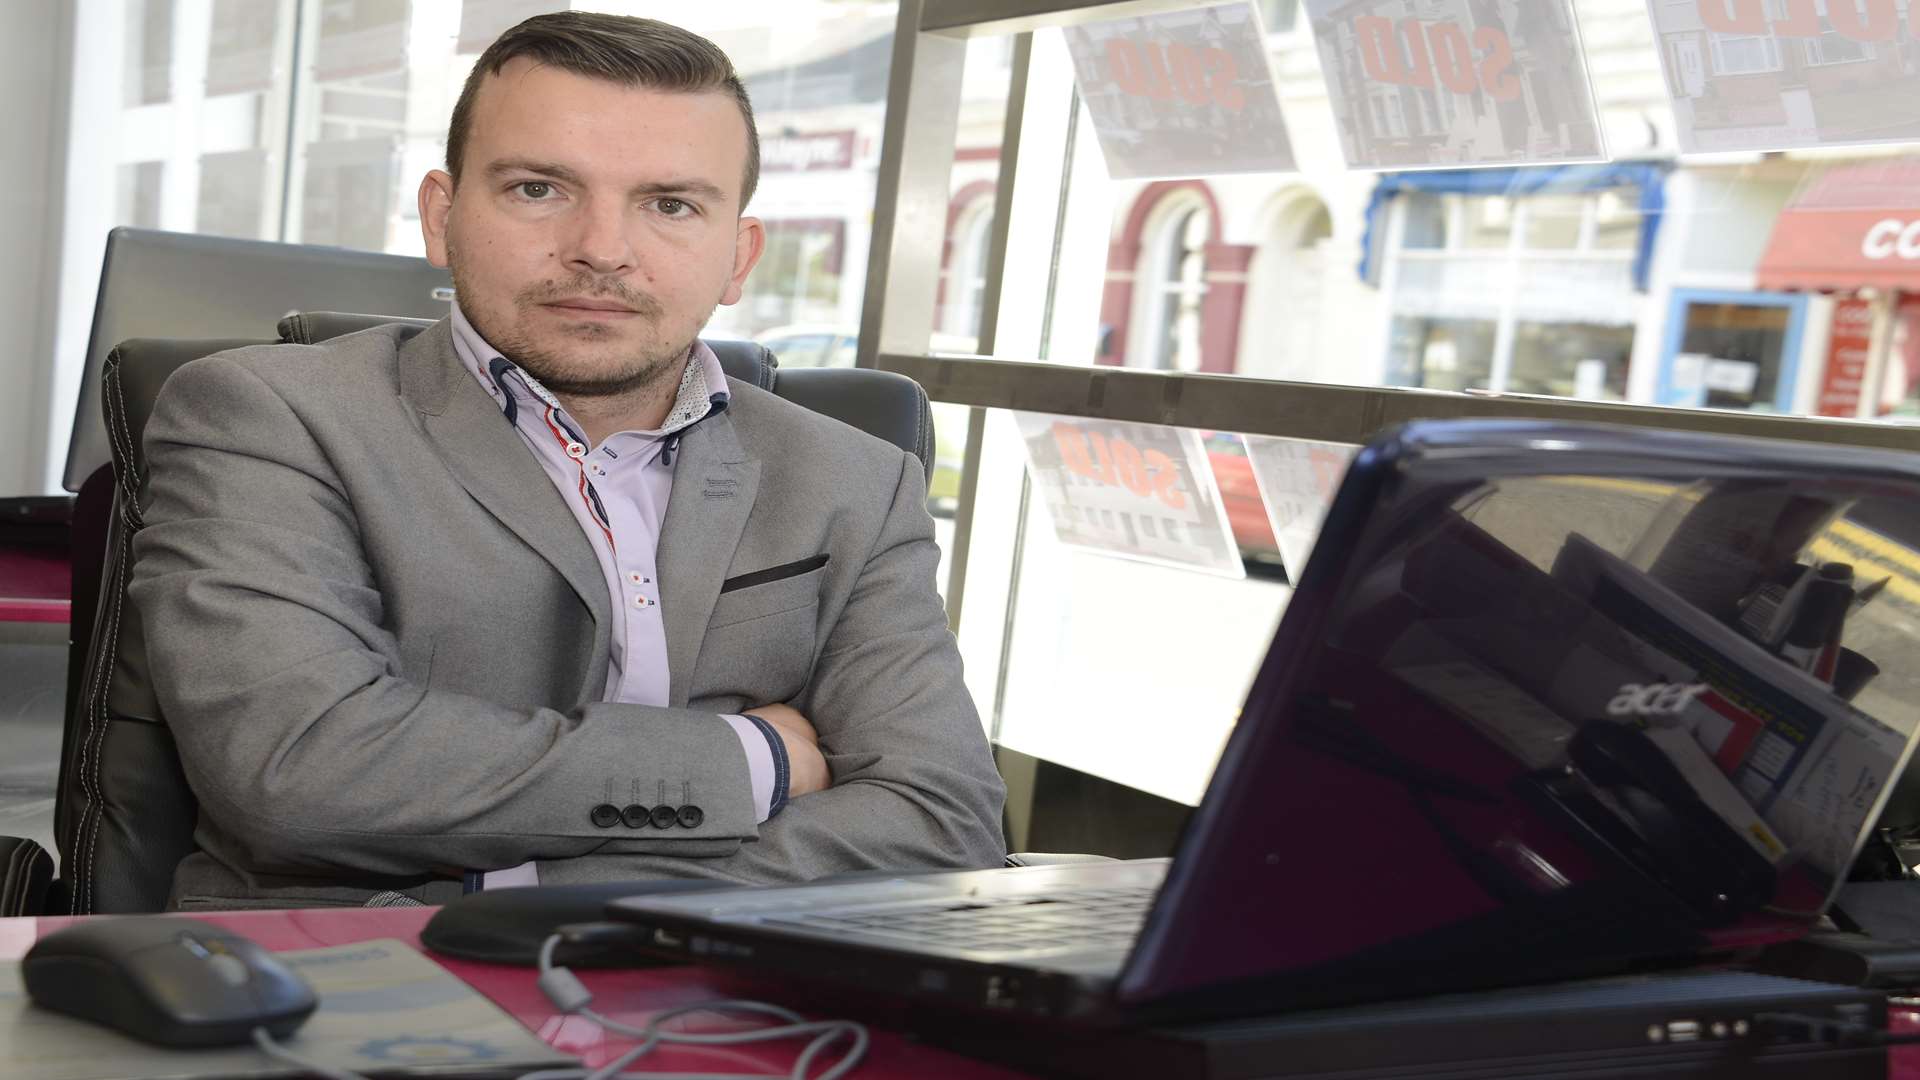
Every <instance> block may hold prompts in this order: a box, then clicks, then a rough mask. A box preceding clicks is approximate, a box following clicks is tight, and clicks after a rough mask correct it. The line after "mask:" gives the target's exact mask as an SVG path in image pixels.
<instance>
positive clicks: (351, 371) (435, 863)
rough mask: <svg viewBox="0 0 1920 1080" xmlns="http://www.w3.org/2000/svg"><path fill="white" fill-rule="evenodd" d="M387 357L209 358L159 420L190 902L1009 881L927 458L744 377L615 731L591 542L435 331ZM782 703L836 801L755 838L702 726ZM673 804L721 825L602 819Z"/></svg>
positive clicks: (443, 328) (678, 542) (162, 686)
mask: <svg viewBox="0 0 1920 1080" xmlns="http://www.w3.org/2000/svg"><path fill="white" fill-rule="evenodd" d="M397 341H398V335H397V334H396V333H395V332H394V330H393V329H392V328H380V329H375V330H369V331H365V332H362V333H358V334H353V335H350V336H347V337H343V338H339V339H336V340H334V341H331V342H327V343H324V344H320V345H273V346H259V347H254V348H247V349H241V350H237V351H234V352H229V353H223V354H220V355H217V356H211V357H207V358H205V359H202V360H198V361H195V362H193V363H191V364H188V365H186V366H185V367H183V368H181V369H180V370H179V371H178V372H177V373H176V374H175V375H174V376H173V377H172V378H171V379H170V380H169V381H168V383H167V385H166V387H165V389H164V391H163V392H162V393H161V395H160V398H159V401H158V403H157V405H156V407H155V411H154V414H153V418H152V420H151V421H150V422H149V423H148V425H147V428H146V446H147V460H148V462H149V464H150V476H151V480H150V489H149V491H148V492H147V495H146V508H145V517H146V521H147V525H146V527H145V529H143V530H142V531H141V532H140V533H139V535H138V538H137V539H136V540H135V542H134V550H135V555H136V559H137V562H136V564H135V566H134V570H133V578H132V583H131V585H130V588H129V597H130V600H131V602H132V603H133V604H134V605H135V607H136V609H137V610H138V612H139V615H140V618H141V619H142V621H143V624H144V627H145V630H146V641H147V648H148V653H149V657H148V659H149V663H150V665H151V671H152V679H153V684H154V689H155V691H156V695H157V697H158V699H159V701H160V704H161V707H162V709H163V711H164V715H165V716H166V717H167V720H168V723H169V724H170V726H171V728H172V730H173V733H174V735H175V737H176V739H177V740H178V744H179V749H180V755H181V760H182V763H183V765H184V766H185V769H186V774H187V777H188V779H189V781H190V782H191V784H192V786H193V789H194V792H195V794H196V795H197V796H198V797H199V800H200V805H201V816H200V823H199V828H198V830H197V832H196V834H195V840H196V842H197V844H198V847H199V848H200V850H199V851H198V852H196V853H195V854H194V855H192V856H190V857H188V858H187V859H186V860H185V861H184V862H183V863H182V864H181V865H180V868H179V870H178V872H177V873H176V875H175V881H174V898H173V899H174V902H175V903H176V904H178V905H181V906H186V907H194V906H246V905H248V904H261V903H265V904H274V905H283V906H285V905H296V904H326V903H358V902H360V901H362V900H364V899H365V898H366V897H367V896H368V895H370V894H371V893H372V892H373V891H375V890H380V889H389V888H391V889H399V890H403V891H407V892H409V893H410V894H412V895H415V896H419V897H421V898H423V899H427V900H429V901H440V900H445V899H447V898H449V897H450V896H451V895H454V894H456V893H457V892H458V879H459V876H460V874H461V872H462V871H463V870H490V869H499V868H503V867H509V866H515V865H518V864H519V863H521V862H524V861H526V860H529V859H533V860H537V861H538V862H539V871H540V877H541V880H542V881H543V882H570V881H586V880H618V879H632V878H645V877H667V876H677V877H689V876H697V877H710V878H718V879H724V880H732V881H794V880H804V879H808V878H813V877H818V876H821V875H824V874H830V873H835V872H839V871H846V870H855V869H872V868H914V867H977V866H990V865H997V864H998V863H999V862H1000V861H1001V858H1002V856H1003V854H1004V850H1003V842H1002V840H1001V833H1000V811H1001V805H1002V802H1003V799H1004V788H1003V787H1002V785H1001V782H1000V779H999V776H998V775H997V774H996V772H995V770H994V765H993V761H992V759H991V756H990V754H989V752H988V749H987V745H986V740H985V738H984V736H983V733H982V731H981V725H980V720H979V718H978V716H977V715H976V713H975V711H974V708H973V704H972V702H971V701H970V699H969V698H968V695H967V692H966V689H965V687H964V686H963V684H962V682H961V675H960V658H959V654H958V650H957V648H956V647H955V644H954V640H953V637H952V635H951V634H950V633H948V631H947V626H946V620H945V617H944V615H943V612H942V608H941V603H940V599H939V596H938V595H937V594H936V592H935V590H934V581H933V578H934V569H935V566H936V563H937V558H938V555H937V551H936V549H935V547H934V543H933V530H932V521H931V519H930V518H928V516H927V513H926V511H925V509H924V507H923V503H924V501H925V485H924V480H923V474H922V468H921V465H920V464H919V462H917V461H916V460H915V459H914V458H913V456H912V455H910V454H907V453H905V452H904V451H902V450H900V449H899V448H897V447H894V446H891V445H889V444H886V443H884V442H882V441H881V440H879V439H875V438H873V437H871V436H868V435H866V434H864V433H862V432H859V431H856V430H854V429H853V428H850V427H847V426H846V425H844V424H841V423H839V422H837V421H834V420H831V419H828V418H826V417H823V416H820V415H818V414H815V413H812V412H810V411H808V410H805V409H802V408H800V407H798V406H795V405H792V404H789V403H788V402H785V401H782V400H781V399H779V398H777V397H775V396H773V395H771V394H768V393H766V392H764V391H761V390H758V389H756V388H754V387H752V386H748V385H745V384H742V383H738V382H734V383H732V384H731V385H730V387H729V389H730V390H731V391H732V395H733V400H732V404H731V407H730V408H728V409H727V410H726V411H725V412H724V413H721V414H719V415H717V416H713V417H711V418H709V419H708V420H706V421H704V422H702V423H700V424H698V425H696V426H695V427H693V428H692V429H690V430H689V431H688V432H687V433H686V435H685V438H684V441H683V443H682V445H681V447H680V450H679V453H678V455H677V458H676V461H675V465H674V470H675V472H674V486H673V496H672V499H671V500H670V502H669V504H668V507H667V515H666V521H665V524H664V526H663V528H662V532H661V537H660V546H659V561H658V565H659V569H660V589H661V598H660V604H661V610H662V613H663V616H664V618H665V621H666V632H667V651H668V657H669V673H670V678H671V688H670V701H669V707H666V708H654V707H649V706H641V705H628V704H613V703H607V702H603V701H600V700H599V698H600V696H601V694H602V692H603V690H604V686H605V682H606V676H607V653H608V642H609V631H608V619H609V616H610V612H609V604H610V600H609V597H608V595H607V589H606V585H605V583H604V579H603V578H602V577H601V572H600V568H599V564H598V562H597V561H596V559H595V556H594V553H593V550H592V548H591V547H590V546H589V545H588V543H587V540H586V537H585V536H584V535H583V534H582V533H581V530H580V529H579V527H578V526H577V524H575V522H574V520H573V518H572V515H571V513H570V512H569V511H568V509H567V507H566V506H565V504H564V503H563V502H562V501H561V498H560V496H559V493H558V492H557V491H556V490H555V488H554V485H553V484H552V482H551V481H549V480H548V479H547V476H546V474H545V473H544V472H543V471H542V470H541V468H540V465H539V464H538V463H537V462H536V461H535V460H534V458H533V455H532V454H531V453H530V452H529V451H528V450H527V448H526V446H525V445H524V443H523V442H522V441H521V438H520V436H519V434H518V433H517V432H515V431H514V429H513V428H512V427H511V426H510V425H509V424H508V423H506V422H505V420H504V419H503V417H502V416H501V414H500V410H499V407H498V406H497V405H496V404H495V403H494V402H493V401H491V400H490V399H489V398H488V397H487V395H486V394H485V393H484V392H483V391H482V390H481V389H480V387H479V386H478V385H477V383H476V382H475V381H474V379H473V378H472V377H471V376H469V375H468V374H467V372H466V371H465V370H464V369H463V368H462V367H461V366H460V365H459V361H458V359H457V358H456V356H455V354H454V351H453V346H452V335H451V330H450V327H449V325H448V324H447V323H446V322H441V323H439V324H438V325H436V326H434V327H432V328H430V329H428V330H426V331H423V332H422V333H420V334H419V335H418V336H417V337H415V338H413V339H412V340H411V341H409V342H407V343H405V344H404V345H398V344H397ZM820 554H825V555H827V556H829V561H828V562H827V564H826V565H825V566H824V567H821V568H819V569H816V570H813V571H811V572H808V573H803V574H799V575H797V576H788V577H784V578H780V579H777V580H772V581H766V582H764V583H762V584H754V585H750V586H747V587H744V588H737V589H729V590H725V591H723V590H722V584H723V582H724V581H725V580H726V579H728V578H731V577H735V576H738V575H742V574H748V573H752V572H754V571H758V570H763V569H767V568H772V567H781V566H785V565H787V564H791V563H796V562H800V561H803V560H807V559H810V558H812V557H814V556H817V555H820ZM769 702H791V703H793V705H794V706H795V707H796V708H798V709H799V710H800V711H801V712H802V713H804V714H805V715H806V716H807V717H808V718H809V719H811V720H812V721H813V722H814V724H815V726H816V727H817V728H818V730H819V732H820V738H821V748H822V750H823V752H824V753H825V755H826V758H827V762H828V764H829V766H830V767H831V768H832V771H833V780H834V782H833V787H832V788H831V789H829V790H827V791H824V792H819V793H817V794H813V795H808V796H804V797H802V798H798V799H795V800H793V801H792V802H791V803H790V804H789V805H788V806H787V808H786V809H785V811H784V812H782V813H781V814H780V815H779V816H777V817H775V818H773V819H772V820H771V821H769V822H767V823H765V824H762V825H758V826H756V825H755V822H754V811H753V805H752V795H751V790H750V785H749V782H748V770H747V766H746V760H745V755H744V754H743V753H742V751H741V748H740V743H739V740H738V738H737V737H736V736H735V734H734V732H733V730H732V729H731V728H730V727H729V726H728V725H726V724H725V723H723V722H721V721H720V720H718V719H717V718H716V714H718V713H729V712H739V711H741V710H744V709H748V708H752V707H754V706H757V705H762V704H766V703H769ZM663 785H664V789H665V793H666V801H667V802H669V803H673V804H676V805H677V804H680V803H684V802H690V803H693V804H695V805H698V806H699V807H701V808H702V810H703V811H704V814H705V820H704V821H703V822H702V823H701V824H700V825H699V826H698V827H696V828H692V829H686V828H673V829H666V830H656V829H652V828H645V829H628V828H626V827H625V826H616V827H614V828H611V829H608V828H601V827H598V826H596V825H595V824H594V823H593V822H592V821H591V820H590V812H591V810H592V808H593V807H594V806H595V805H597V804H600V803H604V802H611V803H612V804H614V805H615V806H624V805H626V804H628V803H630V802H640V803H643V804H647V805H652V804H654V803H656V802H658V801H659V798H660V791H661V788H662V786H663Z"/></svg>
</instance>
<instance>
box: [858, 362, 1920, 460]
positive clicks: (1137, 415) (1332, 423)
mask: <svg viewBox="0 0 1920 1080" xmlns="http://www.w3.org/2000/svg"><path fill="white" fill-rule="evenodd" d="M878 366H879V367H880V368H881V369H882V370H886V371H897V372H900V373H901V374H903V375H907V376H909V377H911V378H914V379H916V380H918V381H919V382H920V383H921V384H922V385H924V386H935V385H937V386H939V387H941V391H940V393H938V394H936V395H935V398H936V400H940V401H950V402H955V403H958V404H963V405H973V406H977V407H980V408H988V409H1015V410H1022V411H1027V412H1046V413H1055V414H1058V415H1061V416H1079V417H1094V418H1100V419H1108V420H1131V421H1136V422H1139V423H1146V424H1165V425H1169V426H1173V427H1192V428H1206V429H1210V430H1216V431H1234V432H1242V433H1246V434H1252V435H1277V436H1281V437H1284V438H1296V439H1317V440H1322V441H1326V442H1341V443H1361V442H1365V441H1366V440H1368V439H1369V438H1371V437H1373V436H1374V435H1375V434H1378V433H1379V432H1380V430H1381V429H1383V428H1385V427H1388V426H1390V425H1393V424H1397V423H1403V422H1406V421H1410V420H1421V419H1475V418H1478V419H1507V420H1513V419H1538V420H1557V421H1569V422H1576V423H1605V424H1624V425H1628V426H1633V427H1643V428H1652V429H1661V430H1672V431H1697V432H1705V433H1710V434H1721V435H1742V436H1749V437H1756V438H1771V439H1793V440H1798V441H1805V442H1824V443H1832V444H1837V445H1843V446H1864V447H1878V448H1883V449H1894V450H1920V428H1915V427H1908V426H1903V425H1897V424H1886V423H1870V422H1865V421H1860V420H1839V419H1830V418H1824V417H1798V416H1783V415H1777V414H1770V413H1749V412H1737V411H1732V410H1716V409H1674V408H1663V407H1657V406H1648V405H1628V404H1624V403H1618V402H1594V401H1574V400H1569V399H1564V398H1551V397H1545V396H1540V395H1532V394H1457V393H1449V392H1445V391H1433V390H1402V389H1394V388H1386V387H1369V386H1337V385H1328V384H1323V383H1300V382H1282V381H1277V380H1273V381H1270V380H1265V379H1246V378H1238V377H1235V376H1228V375H1208V374H1190V375H1189V374H1180V375H1170V374H1165V373H1161V372H1152V371H1141V370H1130V369H1125V368H1087V367H1068V366H1065V365H1061V364H1044V363H1038V362H1020V361H1011V360H993V359H988V358H985V357H931V356H907V355H897V354H886V355H882V356H880V357H879V358H878Z"/></svg>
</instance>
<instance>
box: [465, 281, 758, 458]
mask: <svg viewBox="0 0 1920 1080" xmlns="http://www.w3.org/2000/svg"><path fill="white" fill-rule="evenodd" d="M452 321H453V351H454V353H455V355H457V356H458V357H459V358H460V366H462V367H464V368H466V369H467V373H468V374H469V375H472V376H473V378H474V380H475V381H477V382H478V383H479V384H480V388H481V389H483V390H488V391H490V392H491V391H494V390H498V391H500V393H499V395H498V400H499V404H500V410H501V412H503V413H505V414H506V416H507V420H508V421H509V422H510V423H514V424H516V425H517V424H518V423H519V411H520V410H519V406H520V405H521V404H527V405H532V404H534V403H536V402H537V403H539V404H543V405H549V406H552V407H553V409H554V411H555V412H557V413H559V414H561V415H562V416H563V417H566V419H567V426H568V427H569V428H576V427H577V425H575V424H574V423H573V421H572V417H570V416H567V415H566V408H565V407H564V406H562V405H561V404H560V402H559V399H557V398H555V397H554V396H553V394H552V392H551V391H549V390H548V389H547V388H546V387H544V386H542V385H540V380H538V379H536V378H534V377H533V376H532V375H531V374H530V373H528V372H527V371H525V370H523V369H522V368H521V367H520V365H518V364H516V363H514V362H513V361H512V360H509V359H507V358H506V356H505V355H504V354H502V353H501V352H500V350H498V349H496V348H494V347H493V346H492V345H489V344H487V339H485V338H483V337H481V336H480V331H478V330H476V329H474V327H473V324H472V323H470V322H468V321H467V316H466V314H465V313H464V312H462V311H461V310H460V305H459V303H458V302H455V303H454V305H453V320H452ZM730 396H731V395H730V394H729V392H728V390H727V373H726V371H725V370H724V369H723V368H721V366H720V358H719V357H718V356H715V355H714V352H713V350H712V349H710V348H708V347H707V343H706V342H704V341H701V340H699V339H697V338H696V339H695V340H694V343H693V348H692V351H691V354H690V355H689V356H688V358H687V365H686V368H685V370H684V371H682V373H681V375H680V387H679V389H678V390H677V391H676V392H675V394H674V399H673V408H671V409H669V410H668V411H667V419H666V421H665V422H664V423H662V424H661V425H660V426H659V427H657V428H654V429H652V430H650V431H639V430H635V431H633V432H632V433H633V434H635V435H640V436H643V437H646V438H654V439H658V438H664V437H666V436H669V435H672V434H674V433H676V432H679V431H682V430H684V429H686V428H689V427H692V426H693V425H694V424H697V423H699V422H700V421H701V420H704V419H705V418H706V417H707V415H708V414H709V413H711V412H714V411H717V410H720V409H724V408H726V407H727V401H728V399H729V398H730ZM619 434H627V432H620V433H619Z"/></svg>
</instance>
